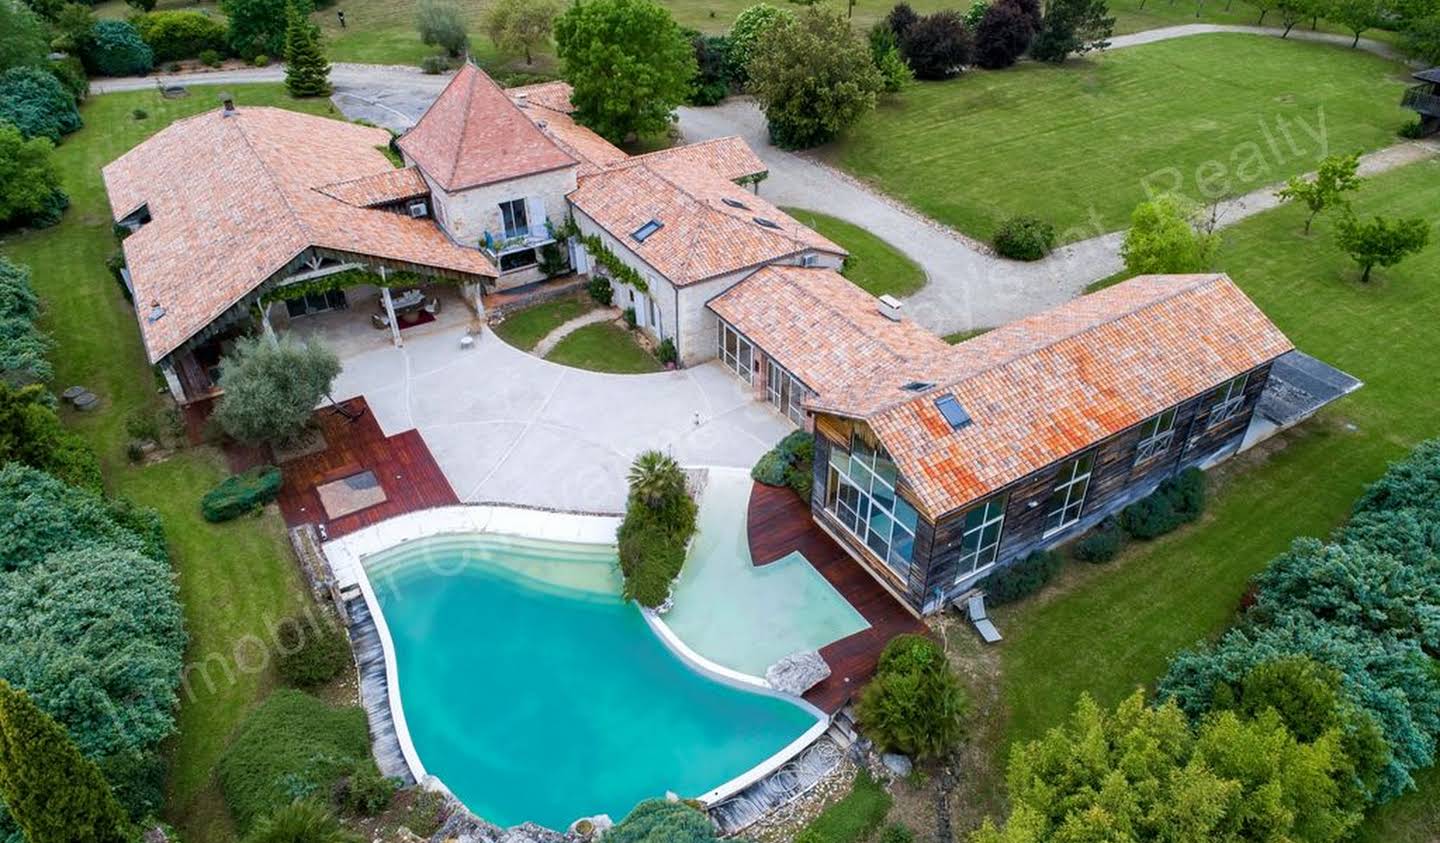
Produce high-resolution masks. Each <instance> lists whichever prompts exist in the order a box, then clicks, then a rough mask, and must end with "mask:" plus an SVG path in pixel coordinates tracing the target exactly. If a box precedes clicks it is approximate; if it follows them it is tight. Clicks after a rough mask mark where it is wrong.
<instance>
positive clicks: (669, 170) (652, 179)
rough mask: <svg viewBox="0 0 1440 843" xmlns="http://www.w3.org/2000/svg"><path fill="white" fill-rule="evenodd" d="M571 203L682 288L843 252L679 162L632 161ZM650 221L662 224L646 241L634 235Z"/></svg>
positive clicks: (585, 185)
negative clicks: (787, 260)
mask: <svg viewBox="0 0 1440 843" xmlns="http://www.w3.org/2000/svg"><path fill="white" fill-rule="evenodd" d="M726 200H729V202H730V203H733V204H727V203H726ZM570 203H571V204H572V205H574V206H575V207H576V208H578V209H579V210H580V211H582V212H584V213H585V214H586V216H589V217H590V218H591V219H593V220H595V222H596V224H598V225H599V226H600V227H602V228H604V229H605V230H606V231H607V232H608V233H609V234H610V236H612V237H614V238H615V239H616V240H618V241H620V242H621V243H624V244H625V246H626V248H628V249H630V250H631V251H633V252H634V253H635V254H637V255H639V256H640V257H641V259H643V260H644V261H645V262H646V263H648V264H649V265H650V266H652V267H654V268H655V270H656V271H657V272H659V273H661V274H662V275H664V276H665V277H666V278H668V279H670V281H671V282H673V283H675V284H677V285H680V286H684V285H686V284H691V283H694V282H696V281H703V280H705V279H707V278H714V277H715V276H717V275H724V274H725V273H728V272H733V271H736V270H740V269H747V268H750V267H756V266H760V265H763V264H766V263H770V262H771V261H775V260H778V259H781V258H784V257H787V256H791V255H795V254H799V253H802V252H806V251H818V252H828V253H831V254H835V255H844V254H846V252H845V250H844V249H842V248H840V247H839V246H837V245H835V244H834V243H832V242H830V241H829V240H826V239H825V238H824V237H821V236H820V235H819V234H818V233H816V232H814V231H811V230H810V229H809V228H806V227H805V226H803V225H801V224H800V223H798V222H796V221H795V220H794V219H791V218H790V217H789V216H787V215H786V214H785V213H784V212H782V211H781V210H780V209H779V208H776V207H775V206H774V205H771V204H770V203H769V202H767V201H766V200H764V199H761V198H760V197H759V196H756V195H754V194H752V193H750V192H749V191H747V190H745V189H744V188H742V187H740V186H738V185H736V184H735V183H734V182H731V181H730V180H729V179H727V178H725V177H724V176H722V175H719V174H717V173H715V172H713V171H711V170H709V169H706V168H704V167H697V166H694V165H693V164H692V162H690V161H688V160H686V159H684V158H671V159H666V158H659V159H650V160H647V159H645V158H632V159H631V160H630V161H629V162H628V163H626V164H622V165H618V166H615V167H612V168H610V169H609V170H606V171H604V172H601V173H595V174H593V175H589V176H586V177H584V178H582V179H580V186H579V187H578V188H576V189H575V191H574V192H572V193H571V194H570ZM757 219H763V220H767V221H769V222H770V223H772V224H773V226H774V227H773V228H772V227H768V226H766V225H763V224H761V223H758V222H756V220H757ZM651 220H657V221H659V222H660V223H661V228H660V229H659V230H658V231H656V232H655V233H654V234H652V235H650V236H649V237H647V238H646V239H645V241H644V242H643V243H641V242H638V241H637V240H636V239H635V238H634V237H633V236H631V235H632V234H633V232H635V231H636V230H637V229H639V228H640V227H641V226H642V225H644V224H645V223H647V222H649V221H651Z"/></svg>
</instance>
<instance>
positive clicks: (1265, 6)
mask: <svg viewBox="0 0 1440 843" xmlns="http://www.w3.org/2000/svg"><path fill="white" fill-rule="evenodd" d="M1245 2H1247V3H1249V4H1250V5H1251V6H1254V7H1255V8H1256V9H1259V10H1260V17H1259V18H1258V19H1256V21H1255V25H1256V26H1264V25H1265V16H1266V15H1268V14H1270V13H1271V12H1273V11H1275V9H1277V8H1279V6H1280V2H1281V0H1245Z"/></svg>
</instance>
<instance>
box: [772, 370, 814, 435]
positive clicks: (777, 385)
mask: <svg viewBox="0 0 1440 843" xmlns="http://www.w3.org/2000/svg"><path fill="white" fill-rule="evenodd" d="M765 392H766V397H767V398H769V399H770V404H771V405H772V406H774V407H775V409H777V410H779V411H780V412H782V413H784V414H785V415H786V416H787V417H789V419H790V421H793V422H795V424H797V425H800V426H802V427H803V426H804V424H805V407H804V402H805V396H806V395H807V394H808V393H809V390H808V389H806V388H805V385H804V384H803V383H801V382H800V380H799V379H798V378H796V377H795V376H794V375H792V374H790V373H789V372H787V371H785V370H784V369H783V368H781V367H780V364H778V363H776V362H775V361H774V360H771V359H768V358H767V359H766V361H765Z"/></svg>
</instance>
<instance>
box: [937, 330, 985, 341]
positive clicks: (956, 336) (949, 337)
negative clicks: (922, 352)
mask: <svg viewBox="0 0 1440 843" xmlns="http://www.w3.org/2000/svg"><path fill="white" fill-rule="evenodd" d="M990 331H991V329H990V328H971V329H970V330H968V331H956V332H955V333H953V334H946V335H945V336H943V337H941V339H943V340H945V341H946V342H948V343H950V344H951V345H958V344H959V343H962V342H964V341H966V340H968V339H974V338H975V337H978V336H980V335H981V334H987V333H989V332H990Z"/></svg>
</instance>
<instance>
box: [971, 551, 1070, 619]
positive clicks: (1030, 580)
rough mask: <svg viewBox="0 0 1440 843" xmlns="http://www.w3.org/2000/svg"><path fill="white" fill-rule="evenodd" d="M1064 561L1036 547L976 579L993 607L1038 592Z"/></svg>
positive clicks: (1052, 553) (1058, 555) (1056, 554)
mask: <svg viewBox="0 0 1440 843" xmlns="http://www.w3.org/2000/svg"><path fill="white" fill-rule="evenodd" d="M1063 562H1064V560H1063V559H1062V558H1061V557H1060V554H1058V553H1055V552H1054V551H1050V550H1037V551H1035V552H1034V553H1032V554H1030V555H1029V556H1026V557H1025V558H1024V559H1021V560H1020V561H1018V562H1014V563H1012V564H1009V565H1006V566H1005V567H1003V568H1000V569H999V570H997V571H995V573H993V574H991V575H990V576H988V577H986V578H985V579H983V580H981V581H980V588H981V589H983V590H984V592H985V599H986V600H988V601H989V602H990V604H991V605H993V606H999V605H1002V604H1005V603H1013V602H1015V601H1016V600H1019V599H1020V598H1022V597H1027V596H1029V595H1031V594H1034V593H1035V592H1037V591H1039V590H1040V589H1041V587H1043V586H1044V585H1045V583H1047V582H1049V581H1050V579H1051V578H1052V577H1054V576H1055V574H1056V573H1057V572H1058V571H1059V570H1060V566H1061V564H1062V563H1063Z"/></svg>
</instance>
